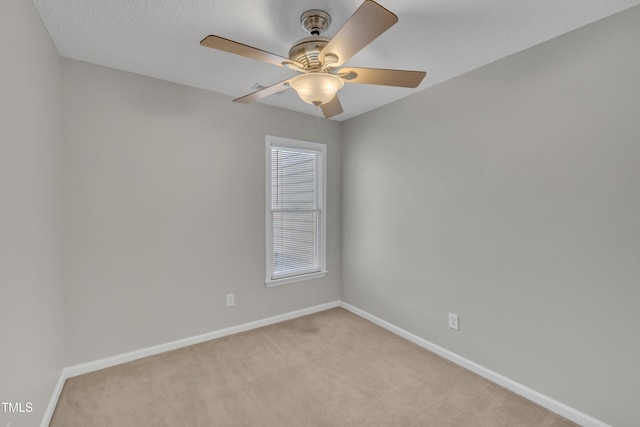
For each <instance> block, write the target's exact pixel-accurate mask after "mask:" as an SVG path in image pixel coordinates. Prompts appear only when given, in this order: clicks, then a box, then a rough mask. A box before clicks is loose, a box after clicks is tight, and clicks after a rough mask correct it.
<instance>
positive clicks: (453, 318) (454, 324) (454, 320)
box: [449, 313, 460, 331]
mask: <svg viewBox="0 0 640 427" xmlns="http://www.w3.org/2000/svg"><path fill="white" fill-rule="evenodd" d="M449 327H450V328H451V329H455V330H456V331H457V330H459V329H460V328H459V326H458V315H457V314H454V313H449Z"/></svg>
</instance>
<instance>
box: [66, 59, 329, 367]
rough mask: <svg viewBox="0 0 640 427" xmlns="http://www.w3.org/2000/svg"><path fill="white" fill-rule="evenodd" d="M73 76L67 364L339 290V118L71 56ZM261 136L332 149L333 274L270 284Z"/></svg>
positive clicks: (318, 299) (321, 299)
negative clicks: (244, 101) (231, 296)
mask: <svg viewBox="0 0 640 427" xmlns="http://www.w3.org/2000/svg"><path fill="white" fill-rule="evenodd" d="M63 76H64V77H63V79H64V85H63V93H64V131H65V135H64V136H65V138H64V139H65V141H64V206H65V237H66V241H65V250H66V257H65V268H66V270H65V271H66V317H65V325H66V352H67V356H66V363H67V365H74V364H77V363H82V362H87V361H93V360H96V359H99V358H102V357H107V356H111V355H116V354H120V353H123V352H127V351H132V350H138V349H141V348H144V347H148V346H152V345H156V344H163V343H166V342H169V341H172V340H176V339H181V338H185V337H190V336H194V335H198V334H202V333H206V332H210V331H214V330H217V329H220V328H224V327H228V326H232V325H237V324H241V323H245V322H249V321H252V320H257V319H262V318H265V317H269V316H273V315H277V314H282V313H285V312H289V311H293V310H297V309H301V308H306V307H310V306H313V305H317V304H321V303H326V302H330V301H335V300H337V299H338V298H339V296H340V293H339V292H340V290H339V285H340V230H339V227H340V220H339V214H340V171H341V165H340V152H341V147H340V145H341V143H340V137H341V135H340V129H341V128H340V124H339V123H335V122H330V121H328V120H324V119H321V120H318V119H317V118H315V117H312V116H308V115H303V114H298V113H292V112H290V111H285V110H281V109H278V108H273V107H268V106H262V105H257V104H254V105H239V104H233V103H232V102H231V98H229V97H226V96H222V95H217V94H213V93H208V92H205V91H201V90H197V89H192V88H188V87H185V86H180V85H176V84H172V83H167V82H163V81H159V80H154V79H151V78H148V77H142V76H138V75H134V74H129V73H125V72H121V71H116V70H112V69H108V68H104V67H99V66H94V65H90V64H87V63H82V62H78V61H73V60H66V59H65V60H64V62H63ZM265 135H276V136H282V137H287V138H294V139H301V140H307V141H313V142H322V143H326V144H327V145H328V147H327V149H328V153H327V155H328V168H329V170H328V172H329V173H328V217H327V218H328V226H327V228H328V234H327V239H328V252H327V254H328V259H327V268H328V270H329V274H328V276H327V277H325V278H322V279H317V280H310V281H305V282H300V283H295V284H290V285H283V286H278V287H274V288H266V287H265V284H264V280H265V259H264V253H265V248H264V246H265V221H264V215H265V195H264V191H265V184H264V179H265ZM228 293H235V297H236V298H235V299H236V305H235V307H232V308H227V307H226V306H225V295H226V294H228Z"/></svg>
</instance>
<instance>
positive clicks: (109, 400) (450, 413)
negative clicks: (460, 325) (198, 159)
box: [50, 308, 576, 427]
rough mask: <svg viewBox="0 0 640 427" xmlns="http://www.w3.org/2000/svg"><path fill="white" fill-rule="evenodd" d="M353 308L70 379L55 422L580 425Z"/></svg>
mask: <svg viewBox="0 0 640 427" xmlns="http://www.w3.org/2000/svg"><path fill="white" fill-rule="evenodd" d="M575 425H576V424H574V423H571V422H569V421H567V420H565V419H564V418H562V417H560V416H558V415H555V414H553V413H551V412H549V411H547V410H545V409H544V408H542V407H540V406H538V405H536V404H534V403H532V402H529V401H527V400H525V399H523V398H521V397H519V396H517V395H515V394H513V393H511V392H509V391H507V390H505V389H504V388H502V387H500V386H497V385H495V384H493V383H491V382H489V381H487V380H485V379H483V378H481V377H479V376H477V375H475V374H473V373H471V372H469V371H467V370H465V369H462V368H460V367H458V366H456V365H454V364H452V363H450V362H448V361H446V360H444V359H442V358H440V357H439V356H436V355H434V354H433V353H430V352H429V351H426V350H424V349H423V348H421V347H419V346H417V345H415V344H413V343H411V342H409V341H406V340H404V339H402V338H400V337H398V336H396V335H394V334H392V333H390V332H388V331H386V330H384V329H382V328H380V327H378V326H376V325H374V324H372V323H370V322H368V321H366V320H363V319H361V318H359V317H357V316H355V315H353V314H351V313H349V312H347V311H345V310H343V309H340V308H337V309H332V310H328V311H324V312H322V313H317V314H313V315H310V316H306V317H302V318H298V319H294V320H290V321H287V322H283V323H279V324H276V325H272V326H268V327H264V328H260V329H256V330H253V331H249V332H245V333H241V334H237V335H232V336H228V337H225V338H220V339H217V340H213V341H208V342H206V343H202V344H198V345H194V346H191V347H187V348H184V349H180V350H175V351H171V352H167V353H163V354H160V355H156V356H152V357H148V358H145V359H141V360H138V361H135V362H131V363H126V364H123V365H119V366H115V367H112V368H108V369H104V370H101V371H97V372H92V373H89V374H86V375H81V376H78V377H74V378H70V379H68V380H67V381H66V383H65V385H64V389H63V391H62V395H61V396H60V400H59V402H58V406H57V408H56V411H55V414H54V416H53V420H52V422H51V424H50V426H54V427H76V426H77V427H93V426H118V427H119V426H136V427H140V426H154V427H155V426H172V427H182V426H185V427H199V426H202V427H204V426H278V427H280V426H296V427H298V426H367V427H370V426H438V427H440V426H474V427H482V426H490V427H498V426H509V427H514V426H536V427H541V426H545V427H550V426H575Z"/></svg>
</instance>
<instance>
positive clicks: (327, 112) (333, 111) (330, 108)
mask: <svg viewBox="0 0 640 427" xmlns="http://www.w3.org/2000/svg"><path fill="white" fill-rule="evenodd" d="M320 109H321V110H322V114H324V117H325V118H327V119H329V118H331V117H333V116H337V115H338V114H340V113H342V104H340V99H339V98H338V95H336V96H334V97H333V99H332V100H331V101H329V102H327V103H326V104H320Z"/></svg>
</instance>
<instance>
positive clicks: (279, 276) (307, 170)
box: [265, 136, 327, 286]
mask: <svg viewBox="0 0 640 427" xmlns="http://www.w3.org/2000/svg"><path fill="white" fill-rule="evenodd" d="M326 147H327V146H326V145H324V144H317V143H314V142H304V141H296V140H292V139H285V138H278V137H274V136H267V140H266V148H267V149H266V158H267V165H266V166H267V167H266V169H267V185H266V201H267V203H266V226H267V236H266V237H267V239H266V240H267V279H266V281H265V283H266V285H267V286H275V285H283V284H285V283H292V282H297V281H300V280H306V279H314V278H317V277H323V276H325V275H326V274H327V271H326V264H325V258H326V256H325V254H326V251H325V240H326V239H325V236H326V223H327V221H326V214H325V199H326V196H325V195H326V192H325V182H326V181H325V176H326V174H325V171H326V164H325V156H326V150H327V148H326Z"/></svg>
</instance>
